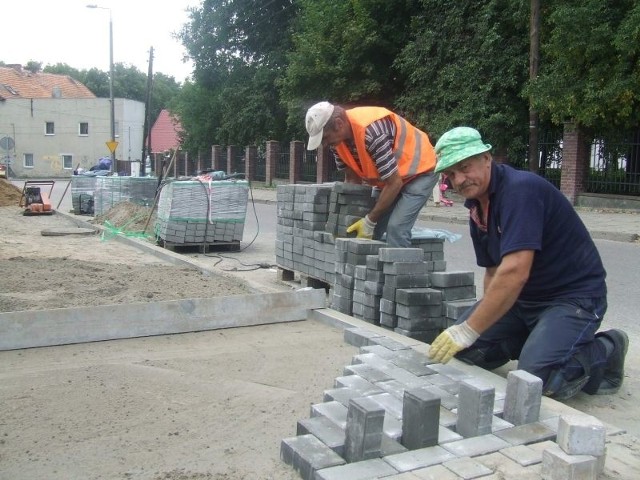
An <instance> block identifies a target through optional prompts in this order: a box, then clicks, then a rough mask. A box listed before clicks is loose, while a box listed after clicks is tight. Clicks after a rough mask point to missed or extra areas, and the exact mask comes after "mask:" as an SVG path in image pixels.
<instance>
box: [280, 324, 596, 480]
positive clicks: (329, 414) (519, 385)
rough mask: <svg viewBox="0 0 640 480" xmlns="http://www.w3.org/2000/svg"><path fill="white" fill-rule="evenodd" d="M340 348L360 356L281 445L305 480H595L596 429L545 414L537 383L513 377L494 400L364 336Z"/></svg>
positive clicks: (468, 378)
mask: <svg viewBox="0 0 640 480" xmlns="http://www.w3.org/2000/svg"><path fill="white" fill-rule="evenodd" d="M345 341H347V342H348V343H350V344H352V345H354V346H357V347H359V348H360V353H359V354H358V355H356V356H354V358H353V362H352V364H351V365H349V366H347V367H346V368H345V371H344V375H343V376H341V377H338V378H336V381H335V385H334V388H331V389H329V390H326V391H325V392H324V401H323V402H322V403H319V404H315V405H312V406H311V411H310V418H308V419H303V420H300V421H299V422H298V424H297V432H296V436H294V437H290V438H285V439H283V440H282V442H281V450H280V457H281V459H282V460H283V461H284V462H285V463H286V464H288V465H290V466H292V467H293V468H294V470H295V471H297V472H298V473H299V475H300V477H301V478H303V479H305V480H338V479H339V480H356V479H357V480H365V479H373V478H383V477H384V478H389V479H392V478H398V479H400V478H402V479H405V478H433V479H436V478H437V479H445V480H448V479H471V478H478V477H483V476H488V475H494V476H492V477H491V478H496V479H497V478H508V479H515V478H543V479H547V480H560V479H562V480H587V479H588V480H591V479H596V478H597V477H598V475H599V474H600V473H602V471H603V469H604V462H605V455H606V451H605V429H604V427H603V425H602V423H601V422H599V421H598V420H597V419H595V418H593V417H590V416H588V415H563V416H559V415H558V414H557V413H556V411H552V410H551V409H548V411H547V410H545V409H544V408H541V395H542V382H541V380H540V379H539V378H537V377H535V376H533V375H530V374H528V373H526V372H524V371H519V370H516V371H512V372H510V373H509V375H508V377H507V385H506V389H505V391H504V392H496V390H495V387H494V386H492V385H490V384H489V383H488V382H487V381H485V380H483V379H480V378H476V377H474V376H473V375H471V374H469V373H466V372H464V371H461V370H459V369H456V368H455V367H452V366H449V365H442V364H436V363H433V362H431V361H430V360H429V359H428V358H427V357H426V356H425V355H424V354H421V353H420V352H418V351H416V350H414V349H411V348H409V347H406V346H405V345H403V344H401V343H399V342H396V341H394V340H393V339H390V338H388V337H386V336H383V335H379V334H376V333H374V332H371V331H369V330H365V329H358V328H353V329H347V330H345ZM556 442H557V443H556ZM407 472H412V473H411V474H409V473H407Z"/></svg>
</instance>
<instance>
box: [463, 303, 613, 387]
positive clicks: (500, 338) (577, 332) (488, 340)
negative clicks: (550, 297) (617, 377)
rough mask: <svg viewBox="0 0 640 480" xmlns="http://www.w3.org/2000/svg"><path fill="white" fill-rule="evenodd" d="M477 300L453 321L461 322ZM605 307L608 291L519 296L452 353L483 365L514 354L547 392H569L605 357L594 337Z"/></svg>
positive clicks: (498, 363) (499, 362)
mask: <svg viewBox="0 0 640 480" xmlns="http://www.w3.org/2000/svg"><path fill="white" fill-rule="evenodd" d="M480 301H482V300H480ZM478 303H479V302H478ZM478 303H476V305H474V306H473V307H471V308H470V309H469V310H467V311H466V312H465V313H464V314H463V315H462V316H461V318H459V319H458V321H457V322H456V323H462V322H464V321H465V320H466V319H467V318H468V317H469V315H471V313H472V312H473V310H475V308H476V307H477V305H478ZM606 310H607V300H606V297H602V298H575V299H561V300H555V301H552V302H529V301H517V302H516V303H515V305H514V306H513V307H512V308H511V309H510V310H509V311H508V312H507V313H506V314H505V315H504V316H503V317H502V318H501V319H500V320H499V321H498V322H496V323H495V324H494V325H493V326H491V327H490V328H489V329H487V330H486V331H485V332H483V333H482V335H480V338H479V339H478V340H477V341H476V342H475V343H474V344H473V345H472V346H471V347H469V348H467V349H465V350H462V351H461V352H459V353H458V354H457V355H456V358H458V359H459V360H462V361H464V362H466V363H471V364H473V365H478V366H480V367H483V368H486V369H494V368H497V367H499V366H501V365H504V364H505V363H507V362H508V361H509V360H518V369H520V370H525V371H527V372H529V373H531V374H533V375H535V376H537V377H539V378H540V379H542V382H543V391H544V392H545V393H546V394H548V395H551V396H556V394H557V396H559V397H561V398H568V396H570V395H573V394H575V393H577V391H579V388H578V390H577V391H572V392H571V393H570V394H569V395H568V396H567V395H566V394H565V395H563V394H562V392H565V393H566V392H567V391H570V388H571V384H573V385H576V383H577V382H578V383H577V384H578V385H584V383H585V382H586V380H588V376H589V374H590V371H591V370H593V369H597V368H602V366H603V365H604V364H605V363H606V352H605V349H604V348H603V347H602V346H601V345H599V342H596V341H594V335H595V333H596V331H597V330H598V328H599V327H600V322H601V321H602V318H603V317H604V314H605V312H606ZM550 383H553V385H550Z"/></svg>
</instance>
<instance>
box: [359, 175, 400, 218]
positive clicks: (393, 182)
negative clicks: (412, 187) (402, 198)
mask: <svg viewBox="0 0 640 480" xmlns="http://www.w3.org/2000/svg"><path fill="white" fill-rule="evenodd" d="M402 185H403V183H402V178H401V177H400V175H399V174H398V172H397V171H395V172H393V173H392V174H391V175H390V176H389V177H387V178H386V180H385V181H384V187H383V188H382V191H381V192H380V196H379V197H378V200H377V201H376V204H375V205H374V206H373V209H372V210H371V211H370V212H369V214H368V215H367V216H368V217H369V220H371V221H372V222H374V223H377V222H378V220H379V219H380V217H382V215H383V214H384V213H385V212H386V211H387V210H389V208H390V207H391V205H393V202H394V201H395V199H396V197H397V196H398V194H399V193H400V190H402Z"/></svg>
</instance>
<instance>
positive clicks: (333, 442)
mask: <svg viewBox="0 0 640 480" xmlns="http://www.w3.org/2000/svg"><path fill="white" fill-rule="evenodd" d="M297 427H298V428H297V432H296V434H297V435H309V434H310V435H313V436H314V437H316V438H317V439H318V440H320V441H321V442H322V443H324V444H325V445H326V446H327V447H329V448H330V449H331V450H333V451H334V452H336V453H337V454H338V455H340V456H341V457H344V439H345V433H344V430H343V429H341V428H340V427H338V426H337V425H336V424H335V423H333V422H332V421H331V420H329V419H328V418H326V417H313V418H304V419H302V420H298V426H297Z"/></svg>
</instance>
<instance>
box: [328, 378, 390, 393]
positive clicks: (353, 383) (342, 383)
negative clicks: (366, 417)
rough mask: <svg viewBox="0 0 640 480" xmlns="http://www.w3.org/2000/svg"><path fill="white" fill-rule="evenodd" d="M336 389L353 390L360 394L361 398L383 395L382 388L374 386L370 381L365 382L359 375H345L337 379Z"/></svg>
mask: <svg viewBox="0 0 640 480" xmlns="http://www.w3.org/2000/svg"><path fill="white" fill-rule="evenodd" d="M335 387H336V388H340V387H347V388H351V389H352V390H355V391H356V392H360V396H361V397H365V396H367V395H375V394H378V393H383V392H382V389H381V388H380V387H378V386H376V385H374V384H373V383H371V382H370V381H368V380H365V379H364V378H362V377H361V376H359V375H344V376H342V377H337V378H336V380H335Z"/></svg>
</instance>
